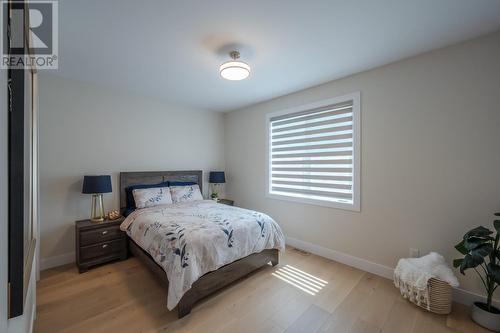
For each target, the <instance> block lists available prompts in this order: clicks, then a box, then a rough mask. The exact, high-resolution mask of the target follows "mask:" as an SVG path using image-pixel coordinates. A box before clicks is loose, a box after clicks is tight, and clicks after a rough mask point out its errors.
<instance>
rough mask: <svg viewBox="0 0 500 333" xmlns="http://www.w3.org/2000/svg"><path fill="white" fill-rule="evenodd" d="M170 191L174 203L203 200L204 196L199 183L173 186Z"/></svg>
mask: <svg viewBox="0 0 500 333" xmlns="http://www.w3.org/2000/svg"><path fill="white" fill-rule="evenodd" d="M170 193H171V195H172V201H173V202H174V203H178V202H186V201H196V200H203V196H202V195H201V192H200V187H199V186H198V185H188V186H171V187H170Z"/></svg>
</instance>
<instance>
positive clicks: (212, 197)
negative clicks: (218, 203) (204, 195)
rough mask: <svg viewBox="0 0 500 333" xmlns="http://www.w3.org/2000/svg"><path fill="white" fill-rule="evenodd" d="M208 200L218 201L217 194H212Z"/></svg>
mask: <svg viewBox="0 0 500 333" xmlns="http://www.w3.org/2000/svg"><path fill="white" fill-rule="evenodd" d="M210 199H212V200H216V199H219V193H216V192H212V194H210Z"/></svg>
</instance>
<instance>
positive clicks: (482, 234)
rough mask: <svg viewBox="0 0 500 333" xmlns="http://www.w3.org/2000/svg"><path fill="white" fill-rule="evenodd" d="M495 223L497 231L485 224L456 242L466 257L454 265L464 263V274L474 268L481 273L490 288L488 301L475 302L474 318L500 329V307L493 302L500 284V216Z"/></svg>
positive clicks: (485, 284)
mask: <svg viewBox="0 0 500 333" xmlns="http://www.w3.org/2000/svg"><path fill="white" fill-rule="evenodd" d="M495 216H500V213H495ZM493 226H494V227H495V232H493V231H491V230H490V229H488V228H485V227H482V226H481V227H477V228H474V229H472V230H470V231H469V232H467V233H466V234H465V235H464V237H463V239H462V241H461V242H460V243H458V244H457V245H456V246H455V248H456V249H457V250H458V252H460V253H461V254H463V255H464V257H463V258H460V259H455V260H453V266H454V267H455V268H457V267H460V273H462V274H463V275H465V271H466V270H468V269H471V268H472V269H473V270H474V271H475V272H476V273H477V275H479V278H480V279H481V282H482V283H483V286H484V288H485V289H486V294H487V301H486V303H483V302H475V303H474V304H473V305H472V311H471V316H472V319H473V320H474V321H475V322H476V323H478V324H479V325H481V326H483V327H486V328H488V329H490V330H493V331H500V310H499V309H497V308H496V307H494V306H493V305H492V304H491V303H492V299H493V293H494V292H495V290H496V289H497V287H498V285H499V284H500V250H499V239H500V220H495V221H494V222H493Z"/></svg>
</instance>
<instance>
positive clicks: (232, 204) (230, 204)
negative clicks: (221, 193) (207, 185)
mask: <svg viewBox="0 0 500 333" xmlns="http://www.w3.org/2000/svg"><path fill="white" fill-rule="evenodd" d="M217 202H218V203H220V204H223V205H228V206H234V200H229V199H219V201H217Z"/></svg>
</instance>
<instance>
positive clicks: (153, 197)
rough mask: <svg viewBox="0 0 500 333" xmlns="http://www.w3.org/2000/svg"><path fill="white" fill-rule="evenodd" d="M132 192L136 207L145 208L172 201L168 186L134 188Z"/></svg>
mask: <svg viewBox="0 0 500 333" xmlns="http://www.w3.org/2000/svg"><path fill="white" fill-rule="evenodd" d="M132 193H133V194H134V200H135V205H136V207H137V208H147V207H154V206H158V205H167V204H171V203H172V197H171V195H170V189H169V188H168V187H159V188H144V189H135V190H133V191H132Z"/></svg>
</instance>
